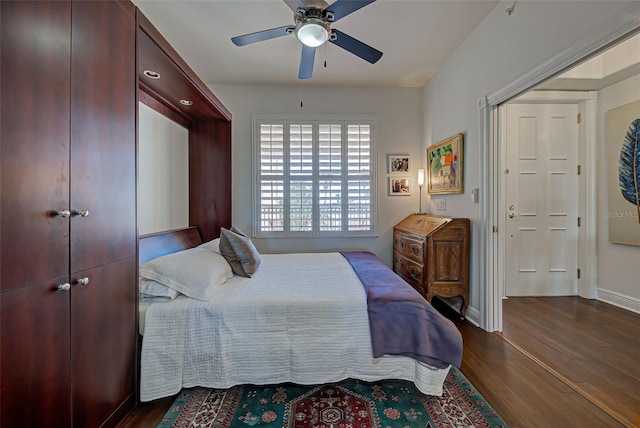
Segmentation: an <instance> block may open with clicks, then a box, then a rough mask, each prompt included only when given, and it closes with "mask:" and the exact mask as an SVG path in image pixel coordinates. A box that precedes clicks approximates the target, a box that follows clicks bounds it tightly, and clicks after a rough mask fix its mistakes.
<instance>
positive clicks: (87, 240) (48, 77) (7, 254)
mask: <svg viewBox="0 0 640 428" xmlns="http://www.w3.org/2000/svg"><path fill="white" fill-rule="evenodd" d="M0 8H1V9H0V24H1V25H0V32H1V33H0V46H1V51H0V52H1V69H0V77H1V79H2V82H1V85H2V100H1V106H0V107H1V116H0V120H1V122H0V125H1V132H0V150H1V152H0V153H1V156H0V177H1V182H0V187H1V191H2V203H1V206H0V228H1V233H2V236H1V240H0V311H1V312H0V322H1V324H0V341H1V348H0V353H1V354H0V360H1V361H0V383H1V397H0V400H1V413H0V424H1V425H2V427H5V426H6V427H21V426H29V427H33V426H52V427H53V426H55V427H65V426H68V427H70V426H82V427H98V426H115V425H116V424H117V423H118V421H119V420H120V419H121V418H122V416H123V415H124V414H126V412H127V411H128V410H129V409H130V408H131V407H132V406H133V405H134V403H135V366H136V363H135V355H136V354H135V352H136V265H137V248H136V247H137V245H136V242H137V241H136V239H137V238H136V187H135V186H136V107H137V101H136V92H137V78H136V41H135V37H136V17H135V7H134V6H133V5H132V4H131V3H128V2H120V1H99V2H91V1H56V2H35V1H33V2H32V1H2V2H1V3H0Z"/></svg>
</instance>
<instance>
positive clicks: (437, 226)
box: [393, 214, 470, 318]
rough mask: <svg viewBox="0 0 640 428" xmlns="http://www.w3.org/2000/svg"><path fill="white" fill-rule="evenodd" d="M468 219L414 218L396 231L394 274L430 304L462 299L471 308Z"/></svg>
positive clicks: (419, 216)
mask: <svg viewBox="0 0 640 428" xmlns="http://www.w3.org/2000/svg"><path fill="white" fill-rule="evenodd" d="M469 229H470V222H469V219H468V218H446V217H436V216H431V215H420V214H413V215H410V216H409V217H407V218H405V219H404V220H402V221H401V222H400V223H398V224H396V225H395V226H394V227H393V270H394V272H396V273H397V274H398V275H400V276H401V277H402V278H403V279H404V280H405V281H407V282H408V283H409V284H410V285H411V286H412V287H413V288H415V289H416V290H418V292H420V294H422V295H423V296H424V297H425V298H426V299H427V300H428V301H429V302H431V299H432V298H433V296H441V297H454V296H461V297H462V298H463V302H462V305H461V307H460V314H461V315H462V317H463V318H464V316H465V313H466V311H467V307H468V306H469V258H470V254H469V248H470V246H469V233H470V230H469Z"/></svg>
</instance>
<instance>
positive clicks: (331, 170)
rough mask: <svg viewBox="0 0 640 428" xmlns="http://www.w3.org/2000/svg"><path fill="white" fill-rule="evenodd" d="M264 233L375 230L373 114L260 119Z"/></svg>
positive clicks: (259, 210)
mask: <svg viewBox="0 0 640 428" xmlns="http://www.w3.org/2000/svg"><path fill="white" fill-rule="evenodd" d="M254 124H255V128H254V129H256V130H257V132H256V134H255V137H254V152H255V153H256V165H258V166H259V167H258V168H257V169H256V170H255V171H254V173H255V174H256V177H255V178H256V181H255V182H256V183H257V186H256V190H257V191H256V194H255V198H254V201H255V202H256V207H255V212H256V217H257V219H256V222H255V235H256V236H258V237H267V236H268V237H295V236H300V237H309V236H352V235H353V236H370V235H374V234H375V233H376V230H375V210H374V206H375V197H374V196H375V171H374V165H375V162H374V160H375V144H374V143H375V138H374V136H373V129H374V127H373V124H374V120H373V119H371V118H367V119H362V118H357V119H353V120H350V119H348V118H338V119H336V118H333V117H332V118H329V119H322V118H319V119H313V118H310V119H309V118H306V119H305V120H300V119H295V118H294V119H287V118H279V119H273V118H254Z"/></svg>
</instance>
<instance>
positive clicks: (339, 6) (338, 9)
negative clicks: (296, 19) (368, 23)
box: [285, 0, 376, 22]
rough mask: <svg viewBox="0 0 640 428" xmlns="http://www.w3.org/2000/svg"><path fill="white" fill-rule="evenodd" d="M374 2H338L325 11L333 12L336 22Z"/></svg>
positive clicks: (364, 0) (338, 0)
mask: <svg viewBox="0 0 640 428" xmlns="http://www.w3.org/2000/svg"><path fill="white" fill-rule="evenodd" d="M285 1H286V0H285ZM374 1H376V0H337V1H336V2H335V3H333V4H331V5H329V6H327V7H326V8H325V11H328V12H333V22H336V21H337V20H339V19H342V18H344V17H345V16H347V15H349V14H351V13H353V12H355V11H356V10H358V9H362V8H363V7H365V6H367V5H368V4H371V3H373V2H374Z"/></svg>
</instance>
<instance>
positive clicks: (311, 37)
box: [296, 18, 329, 48]
mask: <svg viewBox="0 0 640 428" xmlns="http://www.w3.org/2000/svg"><path fill="white" fill-rule="evenodd" d="M296 37H297V38H298V40H300V42H301V43H302V44H303V45H306V46H309V47H310V48H317V47H318V46H322V45H323V44H324V43H325V42H326V41H327V40H329V25H328V24H327V23H326V22H324V21H323V20H321V19H317V18H308V19H306V20H305V21H300V22H298V25H296Z"/></svg>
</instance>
